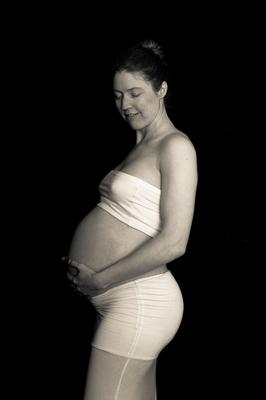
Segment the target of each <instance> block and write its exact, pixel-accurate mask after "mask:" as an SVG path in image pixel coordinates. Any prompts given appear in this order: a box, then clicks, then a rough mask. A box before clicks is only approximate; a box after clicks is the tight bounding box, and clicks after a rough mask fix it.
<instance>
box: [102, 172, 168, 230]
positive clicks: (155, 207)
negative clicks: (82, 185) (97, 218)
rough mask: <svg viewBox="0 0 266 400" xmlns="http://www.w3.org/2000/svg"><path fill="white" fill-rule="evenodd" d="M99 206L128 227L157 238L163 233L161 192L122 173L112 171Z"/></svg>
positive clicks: (139, 179)
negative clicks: (161, 225) (161, 227)
mask: <svg viewBox="0 0 266 400" xmlns="http://www.w3.org/2000/svg"><path fill="white" fill-rule="evenodd" d="M99 191H100V194H101V200H100V202H99V203H98V204H97V206H98V207H101V208H103V209H104V210H105V211H107V212H108V213H110V214H111V215H113V216H114V217H116V218H117V219H119V220H120V221H122V222H124V223H125V224H127V225H129V226H131V227H133V228H135V229H138V230H139V231H142V232H144V233H146V234H147V235H148V236H151V237H153V236H155V235H156V234H157V233H158V232H159V231H160V224H161V220H160V197H161V190H160V189H158V188H157V187H155V186H154V185H152V184H150V183H148V182H146V181H144V180H143V179H141V178H138V177H136V176H134V175H130V174H128V173H126V172H123V171H119V170H112V171H110V172H109V173H108V174H107V175H106V176H105V177H104V178H103V180H102V181H101V183H100V185H99Z"/></svg>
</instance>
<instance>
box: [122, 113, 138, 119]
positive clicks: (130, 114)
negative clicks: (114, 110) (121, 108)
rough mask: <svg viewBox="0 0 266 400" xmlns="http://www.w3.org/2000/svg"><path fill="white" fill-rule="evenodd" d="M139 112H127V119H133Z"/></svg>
mask: <svg viewBox="0 0 266 400" xmlns="http://www.w3.org/2000/svg"><path fill="white" fill-rule="evenodd" d="M138 114H139V113H127V114H125V117H126V119H128V120H130V119H133V118H134V117H136V115H138Z"/></svg>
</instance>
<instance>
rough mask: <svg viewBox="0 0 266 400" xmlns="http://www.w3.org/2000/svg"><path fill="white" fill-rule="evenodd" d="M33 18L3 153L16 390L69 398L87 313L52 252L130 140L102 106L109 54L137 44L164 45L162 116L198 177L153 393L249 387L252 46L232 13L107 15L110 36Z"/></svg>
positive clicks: (175, 267) (174, 267)
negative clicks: (9, 140) (166, 71)
mask: <svg viewBox="0 0 266 400" xmlns="http://www.w3.org/2000/svg"><path fill="white" fill-rule="evenodd" d="M180 18H181V17H180ZM90 19H93V15H91V16H90ZM177 20H178V22H179V25H180V22H181V21H180V20H179V19H178V18H177ZM96 22H97V21H96ZM39 23H40V20H39V19H38V18H36V19H35V21H34V23H33V24H30V25H25V26H24V31H23V36H22V37H19V36H17V37H16V44H17V47H16V48H17V51H18V52H17V60H18V61H19V62H20V65H21V69H20V70H19V71H20V72H18V71H17V72H18V74H17V75H16V79H17V81H18V84H19V85H20V88H21V90H20V96H19V98H18V102H19V104H20V105H21V111H20V113H19V114H18V117H17V118H18V119H19V120H20V121H19V122H20V123H21V125H22V126H23V134H21V135H19V137H18V138H17V140H16V152H17V154H16V155H15V156H14V158H16V160H18V164H19V165H18V169H17V173H18V176H19V180H18V184H17V185H16V191H17V192H19V193H20V203H19V205H17V206H16V208H15V210H16V212H15V216H17V215H18V216H19V217H22V219H23V223H20V224H19V228H18V230H17V232H18V233H17V236H18V237H19V243H20V244H23V245H22V250H20V252H19V251H18V252H17V254H21V251H22V252H23V253H22V254H23V259H24V260H28V261H27V262H26V261H25V262H24V265H23V267H22V268H21V269H20V272H21V270H22V275H23V278H24V280H26V283H25V285H24V286H23V300H22V299H21V304H23V306H22V311H21V312H19V313H18V314H19V315H18V319H17V320H16V326H18V327H19V332H20V335H19V338H20V340H19V346H18V347H19V348H20V349H19V351H21V350H22V354H23V355H22V356H21V357H18V363H19V365H20V367H18V368H19V370H20V371H25V374H22V375H21V376H23V379H22V381H23V382H22V385H23V386H24V385H25V389H26V391H27V393H28V396H29V395H30V393H33V395H35V396H36V397H35V398H41V396H42V395H44V394H45V395H44V396H48V397H46V398H56V399H73V400H79V399H82V390H83V385H84V382H85V374H86V367H87V363H88V359H89V352H90V346H89V343H90V339H91V335H92V332H93V324H94V318H95V315H94V312H93V309H92V307H91V305H90V304H89V303H87V302H86V301H85V300H84V299H80V298H78V297H75V295H73V294H72V293H71V292H70V291H69V289H68V287H67V285H66V282H65V276H64V271H63V269H62V266H61V264H60V257H61V256H62V255H64V254H66V252H67V249H68V246H69V243H70V240H71V236H72V234H73V232H74V229H75V227H76V226H77V224H78V223H79V221H80V220H81V219H82V218H83V217H84V216H85V215H86V214H87V213H88V212H89V210H90V209H92V207H94V205H95V203H96V202H97V201H98V199H99V197H98V196H99V195H98V192H97V186H98V184H99V181H100V180H101V179H102V177H103V176H104V175H105V174H106V173H107V172H108V171H109V170H110V169H111V168H112V167H114V166H116V165H117V164H118V163H119V162H120V161H121V160H122V159H123V158H124V157H125V155H126V154H127V152H128V151H129V150H130V148H131V147H132V145H133V144H134V140H135V138H134V133H133V132H132V131H130V130H129V128H128V127H127V126H126V125H125V124H124V122H123V121H121V118H120V116H119V115H118V113H117V111H116V109H115V107H114V104H113V98H112V90H111V83H112V82H111V75H110V69H111V60H112V57H113V55H114V54H115V53H116V52H117V51H119V50H120V48H122V47H124V46H127V45H129V44H131V43H134V42H136V41H138V40H141V39H142V38H146V37H151V38H155V39H156V40H158V41H160V42H161V43H162V45H163V46H164V49H165V53H166V55H167V57H168V60H169V64H170V67H171V73H172V79H171V82H170V89H172V90H173V97H172V103H171V107H170V108H169V115H170V117H171V118H172V120H173V122H174V123H175V124H176V126H177V127H178V128H179V129H181V130H183V131H184V132H185V133H187V134H188V136H189V137H190V138H191V140H192V141H193V143H194V145H195V148H196V151H197V155H198V172H199V184H198V192H197V201H196V209H195V217H194V222H193V226H192V231H191V237H190V241H189V245H188V248H187V252H186V254H185V255H184V256H183V257H182V258H181V259H179V260H176V261H174V262H173V263H171V264H170V265H169V268H170V269H171V271H172V273H173V274H174V276H175V277H176V279H177V281H178V282H179V284H180V287H181V289H182V292H183V296H184V301H185V313H184V319H183V321H182V324H181V327H180V330H179V332H178V333H177V335H176V337H175V339H174V340H173V341H172V342H171V343H170V344H169V345H168V346H167V347H166V348H165V349H164V350H163V352H162V353H161V355H160V358H159V361H158V399H168V398H169V399H170V398H171V399H172V398H173V399H175V398H179V399H188V398H195V393H196V395H197V397H200V396H202V397H204V398H210V399H214V398H217V395H221V396H226V395H227V393H228V391H229V390H230V393H231V394H233V393H235V394H239V391H242V390H248V383H249V378H247V376H248V375H249V372H250V368H251V367H252V362H251V361H247V360H248V359H249V357H251V356H252V354H251V353H252V351H251V347H250V345H249V342H250V337H251V330H252V321H251V320H252V317H251V315H252V310H251V305H250V302H249V295H248V293H249V291H250V287H251V288H252V284H253V283H252V278H251V276H250V273H249V269H250V259H249V246H250V233H249V227H250V211H249V202H250V185H251V184H250V178H251V177H250V175H249V174H250V164H249V160H250V149H249V144H248V137H249V133H250V126H249V120H248V115H247V110H248V107H247V104H246V99H247V96H246V94H247V91H248V90H249V81H248V79H247V75H245V72H247V70H248V68H246V69H245V71H243V69H244V67H243V66H244V65H245V60H246V57H247V54H249V53H252V52H253V51H254V49H252V46H250V43H249V41H248V34H247V32H246V31H245V29H244V27H239V26H238V25H237V23H236V20H235V19H234V17H232V19H231V20H230V19H226V20H223V21H221V22H220V23H219V24H218V25H217V23H218V21H217V20H216V19H215V18H213V19H212V21H211V22H210V20H209V21H208V24H207V25H206V24H205V26H199V25H200V24H199V25H197V26H195V25H194V24H193V23H192V22H191V23H190V21H189V20H188V21H187V24H183V25H181V26H179V28H177V26H176V25H174V24H173V23H170V22H169V24H168V22H167V21H165V22H164V25H163V26H161V25H160V27H159V25H158V22H156V21H154V24H151V25H152V28H150V27H148V26H146V27H145V25H146V24H143V25H144V27H143V28H142V30H140V29H136V26H137V25H138V21H137V20H136V21H135V22H130V23H129V22H128V21H126V22H125V21H124V20H123V21H121V19H120V20H119V22H117V21H116V19H114V22H113V24H114V25H115V28H114V25H112V27H111V28H110V27H106V26H105V25H104V24H103V22H102V21H101V24H100V25H99V26H100V28H99V27H98V29H96V28H94V29H93V28H92V27H91V28H88V23H87V24H86V23H85V22H84V21H82V23H81V24H79V20H74V19H73V20H72V19H71V18H70V19H67V21H64V20H63V17H62V19H59V14H57V19H56V20H55V21H51V20H50V19H48V20H47V21H46V22H44V21H43V20H42V22H41V29H40V26H39ZM116 24H119V25H116ZM132 24H135V25H133V27H135V28H132ZM192 28H193V29H192ZM102 35H103V37H101V36H102ZM243 76H244V77H245V78H244V82H243ZM25 228H26V229H25ZM25 278H26V279H25ZM23 282H24V281H23ZM29 283H30V284H29ZM24 288H25V289H24ZM19 303H20V302H19ZM25 360H27V364H28V366H27V368H25V365H24V363H25ZM229 387H230V389H229ZM40 392H41V393H40ZM193 396H194V397H193Z"/></svg>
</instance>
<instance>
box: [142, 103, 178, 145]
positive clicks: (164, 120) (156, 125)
mask: <svg viewBox="0 0 266 400" xmlns="http://www.w3.org/2000/svg"><path fill="white" fill-rule="evenodd" d="M175 129H176V128H175V126H174V124H173V123H172V121H171V120H170V119H169V117H168V115H167V112H166V110H163V112H162V113H161V115H160V116H158V118H156V119H155V120H154V121H153V122H152V124H151V125H149V126H148V127H146V128H144V129H140V130H137V131H136V139H137V144H138V143H140V142H143V143H145V142H149V141H151V140H155V139H157V138H159V137H162V136H163V135H165V134H167V133H168V132H169V131H173V130H175Z"/></svg>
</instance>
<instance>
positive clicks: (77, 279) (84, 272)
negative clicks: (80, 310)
mask: <svg viewBox="0 0 266 400" xmlns="http://www.w3.org/2000/svg"><path fill="white" fill-rule="evenodd" d="M96 275H97V273H96V272H94V271H92V270H91V269H90V268H88V267H87V266H86V265H84V264H78V263H77V264H76V265H75V264H73V263H72V262H71V264H70V265H69V268H68V272H67V277H68V279H69V280H70V282H71V284H72V287H73V288H74V290H75V291H77V292H78V293H79V294H81V295H83V296H85V297H88V298H89V297H91V296H95V295H97V294H98V293H99V287H98V285H97V280H96V279H95V278H96Z"/></svg>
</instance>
